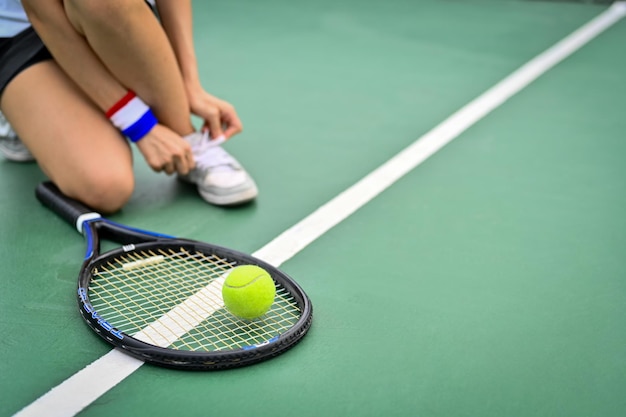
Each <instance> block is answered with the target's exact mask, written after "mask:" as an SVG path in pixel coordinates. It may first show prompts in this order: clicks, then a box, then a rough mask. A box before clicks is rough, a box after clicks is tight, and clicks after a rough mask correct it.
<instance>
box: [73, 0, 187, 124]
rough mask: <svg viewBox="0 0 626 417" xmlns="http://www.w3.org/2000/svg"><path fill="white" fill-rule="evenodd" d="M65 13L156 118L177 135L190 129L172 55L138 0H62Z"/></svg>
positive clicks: (158, 27) (114, 72)
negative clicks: (148, 106) (150, 109)
mask: <svg viewBox="0 0 626 417" xmlns="http://www.w3.org/2000/svg"><path fill="white" fill-rule="evenodd" d="M64 7H65V13H66V14H67V17H68V19H69V21H70V23H71V24H72V26H73V27H74V29H75V30H76V31H77V32H78V33H79V34H80V35H82V36H83V37H84V38H85V39H86V41H87V43H88V44H89V46H90V47H91V49H92V50H93V51H94V53H95V54H96V55H97V56H98V57H99V58H100V60H101V61H102V62H103V63H104V65H105V66H106V67H107V68H108V70H109V71H110V72H111V73H112V74H113V76H114V77H115V78H116V79H117V80H119V81H120V82H121V83H122V84H123V85H125V86H126V87H128V88H130V89H132V90H134V91H135V92H136V93H137V95H138V96H139V97H141V98H142V99H143V100H144V101H145V102H146V103H148V105H150V107H151V108H152V110H153V111H154V112H155V114H156V115H157V117H158V118H159V121H160V122H161V123H163V124H164V125H166V126H167V127H169V128H170V129H172V130H174V131H175V132H176V133H178V134H179V135H181V136H184V135H188V134H190V133H192V132H193V126H192V124H191V115H190V107H189V102H188V100H187V95H186V93H185V88H184V84H183V78H182V74H181V72H180V68H179V66H178V63H177V61H176V56H175V54H174V51H173V49H172V46H171V45H170V43H169V40H168V38H167V36H166V34H165V31H164V30H163V28H162V27H161V25H160V23H159V21H158V20H157V18H156V17H155V16H154V14H153V13H152V11H151V10H150V8H149V7H148V6H147V5H146V3H145V1H143V0H107V1H102V0H64Z"/></svg>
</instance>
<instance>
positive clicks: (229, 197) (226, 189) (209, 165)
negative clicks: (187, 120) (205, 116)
mask: <svg viewBox="0 0 626 417" xmlns="http://www.w3.org/2000/svg"><path fill="white" fill-rule="evenodd" d="M185 140H186V141H187V142H189V144H190V145H191V149H192V152H193V155H194V158H195V160H196V167H195V168H194V169H193V170H192V171H191V172H189V174H187V175H179V178H180V179H182V180H184V181H187V182H190V183H194V184H196V185H197V186H198V192H199V193H200V195H201V196H202V198H204V199H205V200H206V201H207V202H209V203H211V204H216V205H219V206H232V205H237V204H242V203H246V202H248V201H251V200H254V199H255V198H256V196H257V195H258V193H259V192H258V189H257V186H256V184H255V183H254V180H253V179H252V178H251V177H250V175H248V173H247V172H246V170H245V169H243V167H242V166H241V164H240V163H239V162H237V160H236V159H235V158H233V157H232V156H231V155H230V154H229V153H228V152H226V151H225V150H224V149H222V147H221V146H220V143H222V142H223V140H219V139H216V140H211V139H210V138H209V134H208V132H205V133H202V132H195V133H192V134H191V135H188V136H185Z"/></svg>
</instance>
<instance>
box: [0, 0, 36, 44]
mask: <svg viewBox="0 0 626 417" xmlns="http://www.w3.org/2000/svg"><path fill="white" fill-rule="evenodd" d="M29 26H30V22H29V21H28V17H27V16H26V12H25V11H24V7H22V2H21V1H20V0H0V38H10V37H12V36H15V35H17V34H18V33H20V32H21V31H23V30H24V29H26V28H27V27H29Z"/></svg>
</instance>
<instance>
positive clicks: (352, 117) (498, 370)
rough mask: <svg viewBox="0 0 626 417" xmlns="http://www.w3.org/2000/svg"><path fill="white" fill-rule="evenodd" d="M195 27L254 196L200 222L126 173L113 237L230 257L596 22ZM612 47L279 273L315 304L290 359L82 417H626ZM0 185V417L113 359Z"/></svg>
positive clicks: (511, 5) (190, 203)
mask: <svg viewBox="0 0 626 417" xmlns="http://www.w3.org/2000/svg"><path fill="white" fill-rule="evenodd" d="M212 3H213V2H201V1H194V8H195V15H194V24H195V38H196V42H197V47H198V51H199V55H200V65H201V71H202V78H203V81H204V83H205V85H206V87H207V89H208V90H209V91H211V92H213V93H215V94H216V95H218V96H222V97H224V98H226V99H227V100H229V101H231V102H233V103H234V104H235V105H236V107H237V109H238V110H239V113H240V116H241V117H242V119H243V121H244V125H245V132H244V133H243V134H242V135H241V136H240V137H238V138H236V139H234V140H233V141H232V142H231V143H228V144H227V145H226V147H227V149H228V150H229V151H231V152H232V153H233V154H235V155H236V156H237V158H238V159H239V160H240V161H241V162H242V163H243V164H244V165H245V166H246V167H247V168H248V169H249V171H250V172H251V173H252V174H253V175H254V177H255V178H256V180H257V182H258V184H259V187H260V191H261V194H260V197H259V199H258V200H257V201H256V202H255V203H254V204H252V205H248V206H245V207H240V208H235V209H225V208H217V207H213V206H209V205H207V204H206V203H204V202H202V201H201V200H200V198H199V197H198V196H197V195H196V193H195V190H194V189H193V188H192V187H190V186H188V185H185V184H183V183H180V182H178V181H177V180H176V179H175V178H170V177H167V176H165V175H157V174H154V173H152V172H150V170H149V169H148V168H147V166H146V165H145V163H144V162H143V161H142V159H141V156H140V155H139V154H137V160H136V172H137V176H138V181H137V189H136V192H135V194H134V196H133V198H132V200H131V201H130V203H129V204H128V205H127V207H125V208H124V210H123V211H122V212H120V213H118V214H116V215H114V216H113V219H114V220H117V221H120V222H123V223H128V224H132V225H133V226H137V227H142V228H146V229H151V230H158V231H160V232H164V233H169V234H173V235H180V236H185V237H189V238H193V239H199V240H206V241H211V242H215V243H218V244H220V245H223V246H229V247H233V248H237V249H239V250H241V251H244V252H248V253H252V252H254V251H256V250H257V249H259V248H261V247H262V246H264V245H265V244H266V243H268V242H270V241H272V240H273V239H274V238H275V237H276V236H278V235H279V234H280V233H282V232H283V231H284V230H286V229H288V228H289V227H291V226H293V225H294V224H296V223H298V222H299V221H300V220H301V219H303V218H305V217H306V216H308V215H309V214H310V213H312V212H314V211H315V210H316V209H317V208H318V207H320V206H322V205H323V204H325V203H326V202H328V201H329V200H331V199H332V198H333V197H335V196H336V195H338V194H339V193H341V192H342V191H343V190H345V189H347V188H348V187H350V186H351V185H353V184H354V183H356V182H357V181H359V180H360V179H361V178H363V177H364V176H366V175H367V174H369V173H370V172H371V171H373V170H374V169H376V168H377V167H378V166H380V165H381V164H383V163H384V162H386V161H387V160H388V159H389V158H391V157H392V156H394V155H395V154H397V153H398V152H400V151H401V150H402V149H404V148H405V147H407V146H408V145H410V144H411V143H413V142H414V141H415V140H417V139H418V138H420V137H421V136H422V135H424V134H425V133H426V132H428V131H429V130H431V129H432V128H434V127H435V126H437V125H438V124H439V123H441V122H442V121H444V120H445V119H446V118H447V117H448V116H450V115H451V114H453V113H454V112H456V111H457V110H458V109H460V108H461V107H463V106H464V105H465V104H467V103H469V102H470V101H472V100H473V99H475V98H476V97H478V96H479V95H481V94H482V93H483V92H484V91H486V90H487V89H489V88H491V87H492V86H494V85H495V84H496V83H498V82H499V81H500V80H502V79H503V78H505V77H506V76H507V75H508V74H510V73H511V72H513V71H514V70H516V69H517V68H519V67H520V66H522V65H523V64H525V63H526V62H528V61H529V60H531V59H532V58H533V57H535V56H536V55H538V54H540V53H541V52H543V51H544V50H546V49H547V48H549V47H551V46H552V45H554V44H555V43H556V42H558V41H559V40H561V39H563V38H564V37H566V36H567V35H569V34H570V33H571V32H573V31H574V30H576V29H577V28H579V27H581V26H582V25H584V24H585V23H587V22H589V21H590V20H591V19H593V18H594V17H596V16H598V15H599V14H601V13H603V12H604V11H605V10H606V9H607V7H608V6H607V5H601V4H595V3H591V2H540V1H512V0H511V1H495V0H468V1H460V0H457V1H434V0H432V1H426V0H425V1H408V0H404V1H401V0H390V1H387V2H375V1H356V0H345V1H339V2H338V1H329V0H324V1H316V2H300V1H295V2H294V1H287V0H268V1H263V2H255V1H251V0H248V1H243V0H237V1H230V2H215V4H212ZM625 40H626V19H622V20H621V21H619V22H617V23H616V24H615V25H613V26H612V27H610V28H608V29H607V30H606V31H605V32H604V33H602V34H600V35H599V36H598V37H596V38H595V39H593V40H592V41H591V42H590V43H589V44H587V45H586V46H584V47H582V48H581V49H580V50H578V51H577V52H575V53H574V54H573V55H571V56H570V57H569V58H567V59H566V60H565V61H563V62H562V63H560V64H558V65H557V66H556V67H555V68H553V69H551V70H549V71H547V72H546V73H545V74H544V75H542V76H541V77H540V78H539V79H538V80H536V81H535V82H534V83H532V84H530V85H529V86H528V87H526V88H525V89H523V90H522V91H521V92H520V93H519V94H517V95H515V96H514V97H513V98H511V99H510V100H509V101H507V102H505V103H504V104H502V105H501V106H499V107H498V108H497V109H495V110H494V111H493V112H492V113H490V114H488V115H487V116H486V117H484V118H483V119H482V120H480V121H478V122H477V123H476V124H475V125H473V126H472V127H470V128H469V129H468V130H467V131H465V132H464V133H462V134H461V135H460V136H459V137H458V138H457V139H455V140H454V141H453V142H451V143H450V144H449V145H447V146H446V147H444V148H443V149H442V150H441V151H439V152H438V153H436V154H435V155H434V156H432V157H431V158H429V159H428V160H426V161H425V162H424V163H423V164H421V165H419V166H418V167H417V168H416V169H415V170H412V171H411V172H409V173H408V174H407V175H406V176H404V177H403V178H401V179H400V180H399V181H397V182H396V183H395V184H393V185H392V186H391V187H390V188H388V189H387V190H385V191H384V192H382V193H381V194H380V195H379V196H377V197H376V198H375V199H373V200H372V201H370V202H369V203H368V204H366V205H365V206H364V207H362V208H361V209H360V210H358V211H357V212H356V213H354V214H353V215H351V216H350V217H348V218H347V219H345V220H344V221H342V222H341V223H339V224H338V225H337V226H336V227H334V228H332V229H331V230H329V231H328V232H326V233H324V234H323V235H322V236H321V237H320V238H318V239H317V240H315V241H314V242H313V243H311V244H310V245H309V246H307V247H306V248H304V249H303V250H302V251H300V252H299V253H297V254H296V255H295V256H294V257H293V258H291V259H290V260H288V261H287V262H286V263H284V264H283V265H282V269H284V270H285V271H286V272H287V273H288V274H289V275H291V276H292V277H293V278H294V279H296V280H297V281H298V282H299V283H300V284H301V285H302V287H303V288H304V289H305V291H306V292H307V293H308V294H309V296H310V297H311V300H312V302H313V305H314V322H313V327H312V329H311V331H310V332H309V334H308V335H307V336H306V337H305V339H304V340H303V341H302V343H301V344H299V345H298V346H296V347H295V348H294V349H293V350H291V351H289V352H287V353H285V354H284V355H282V356H279V357H277V358H275V359H272V360H270V361H267V362H264V363H261V364H258V365H254V366H250V367H246V368H241V369H236V370H230V371H220V372H191V373H190V372H183V371H172V370H166V369H162V368H159V367H155V366H150V365H144V366H142V367H141V368H139V370H137V371H136V372H134V373H133V374H132V375H130V376H129V377H128V378H126V379H124V380H123V381H121V382H120V383H119V384H118V385H117V386H115V387H114V388H113V389H111V390H110V391H108V392H106V393H105V394H104V395H102V396H101V397H99V398H97V399H96V400H95V401H94V402H93V403H92V404H91V405H89V406H88V407H87V408H85V409H84V410H83V412H82V413H80V415H81V416H112V415H137V416H144V415H145V416H165V415H180V416H233V417H239V416H257V417H261V416H267V417H270V416H272V417H277V416H358V417H365V416H441V417H455V416H481V417H486V416H494V417H496V416H497V417H501V416H559V417H575V416H580V417H583V416H585V417H588V416H601V417H618V416H624V415H626V395H624V393H626V326H624V317H625V316H626V219H625V217H624V213H626V140H625V138H626V133H625V132H626V117H625V113H624V110H625V109H626V77H625V75H624V74H626V53H625V51H626V49H625ZM85 134H86V136H88V135H89V132H85ZM94 140H95V139H94ZM0 177H1V178H2V181H0V211H1V213H2V216H1V217H0V265H2V268H3V274H2V275H3V285H2V290H1V291H0V333H1V334H2V338H1V339H0V340H1V342H0V355H1V360H0V416H5V415H6V416H9V415H13V414H14V413H16V412H18V411H19V410H20V409H22V408H23V407H26V406H27V405H29V404H31V403H33V402H34V401H36V400H37V399H38V398H39V397H40V396H42V395H43V394H45V393H46V392H47V391H49V390H50V389H52V388H53V387H55V386H57V385H59V384H60V383H62V382H63V381H64V380H66V379H68V378H70V377H71V376H72V375H74V374H75V373H77V372H79V371H80V370H81V369H83V368H84V367H85V366H87V365H89V364H90V363H92V362H93V361H95V360H97V359H98V358H100V357H102V356H103V355H105V354H106V353H108V352H109V351H110V348H109V346H108V345H106V344H105V343H104V342H102V341H101V340H100V339H99V338H98V337H96V336H95V335H94V334H92V332H91V330H89V328H88V327H87V326H86V325H85V324H84V323H83V322H82V319H81V318H80V316H79V314H78V312H77V308H76V301H75V295H74V294H75V286H76V273H77V271H78V269H79V267H80V262H81V258H82V255H83V246H84V243H83V239H82V238H81V237H80V236H79V235H78V234H77V233H76V232H75V231H74V230H73V229H72V228H71V227H69V226H67V225H66V224H65V223H63V222H62V221H61V220H59V219H57V218H56V217H55V216H54V215H53V214H51V213H50V212H49V211H47V210H46V209H44V208H43V207H42V206H40V204H39V203H38V202H37V200H36V199H35V197H34V193H33V191H34V188H35V186H36V184H37V183H38V182H39V181H41V180H43V179H44V176H43V174H42V173H41V172H40V170H39V169H38V168H37V166H36V165H34V164H16V163H10V162H7V161H4V160H2V161H0ZM88 389H89V387H85V390H88ZM76 395H82V393H80V392H77V393H76Z"/></svg>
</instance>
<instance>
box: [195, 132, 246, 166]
mask: <svg viewBox="0 0 626 417" xmlns="http://www.w3.org/2000/svg"><path fill="white" fill-rule="evenodd" d="M225 141H226V138H224V136H220V137H218V138H217V139H213V140H211V139H210V138H209V133H208V132H204V133H203V134H202V140H199V141H197V142H196V143H193V144H192V145H191V150H192V152H193V155H194V157H195V159H196V166H197V168H199V169H201V170H207V169H210V170H212V171H213V172H217V171H234V170H235V169H236V168H237V167H238V166H239V164H238V163H237V161H236V160H235V159H234V158H233V157H232V156H230V154H229V153H228V152H226V151H225V150H224V149H222V147H221V146H220V145H221V144H222V143H224V142H225Z"/></svg>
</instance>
